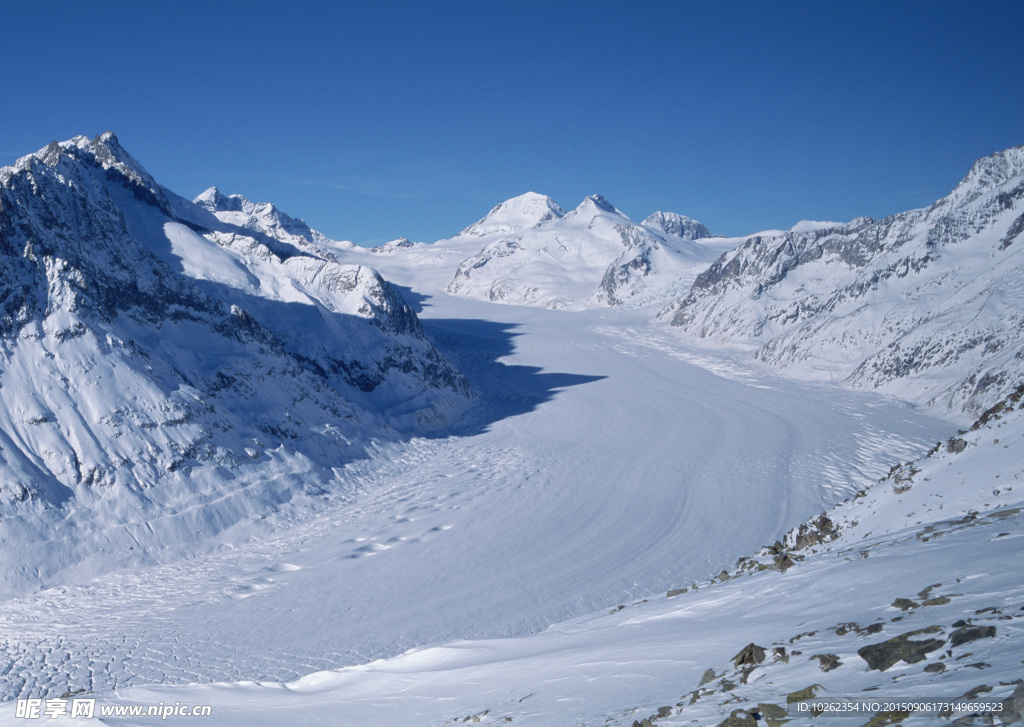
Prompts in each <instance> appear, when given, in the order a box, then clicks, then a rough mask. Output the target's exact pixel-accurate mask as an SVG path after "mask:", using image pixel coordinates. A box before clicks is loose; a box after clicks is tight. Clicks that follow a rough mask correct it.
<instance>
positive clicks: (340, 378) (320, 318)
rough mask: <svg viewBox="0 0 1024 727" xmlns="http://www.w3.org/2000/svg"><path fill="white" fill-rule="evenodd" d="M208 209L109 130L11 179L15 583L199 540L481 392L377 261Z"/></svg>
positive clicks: (6, 468) (4, 376)
mask: <svg viewBox="0 0 1024 727" xmlns="http://www.w3.org/2000/svg"><path fill="white" fill-rule="evenodd" d="M200 200H201V201H202V202H203V204H202V205H197V204H193V203H191V202H188V201H187V200H184V199H182V198H180V197H178V196H177V195H175V194H174V193H172V192H170V191H169V190H167V189H165V188H163V187H161V186H160V185H158V184H157V183H156V182H155V180H153V178H152V177H151V176H150V175H149V174H148V173H147V172H146V171H145V169H143V167H142V166H141V165H140V164H139V163H138V162H137V161H135V160H134V159H133V158H132V157H131V156H130V155H129V154H128V153H127V152H126V151H125V150H124V149H123V148H122V147H121V146H120V144H119V143H118V141H117V139H116V138H115V137H114V135H113V134H111V133H109V132H108V133H106V134H103V135H102V136H100V137H97V138H95V139H88V138H86V137H81V136H80V137H76V138H75V139H72V140H70V141H67V142H63V143H56V142H54V143H51V144H50V145H49V146H47V147H46V148H44V149H42V150H40V151H39V152H37V153H35V154H32V155H29V156H26V157H23V158H21V159H19V160H18V161H17V162H16V163H15V164H14V165H13V166H9V167H3V168H2V169H0V391H2V392H3V397H2V400H0V515H2V518H0V539H2V540H4V541H5V542H6V543H7V545H5V546H4V548H3V549H2V550H0V573H2V577H0V578H2V580H0V587H4V588H6V587H11V586H12V584H14V585H17V584H19V583H21V582H22V581H23V579H30V580H31V581H32V582H34V583H37V584H38V583H39V582H45V581H46V580H47V578H49V577H50V576H52V575H53V573H54V572H55V571H59V570H61V569H64V568H69V567H73V566H74V565H75V564H76V563H77V562H79V561H82V560H85V559H88V558H89V557H90V556H91V555H94V554H96V553H97V552H99V551H102V550H108V549H109V550H112V551H115V552H119V553H120V554H121V560H122V561H124V562H132V561H133V560H138V559H140V558H145V557H152V553H151V552H149V551H151V550H152V549H156V548H166V549H168V550H169V552H170V551H173V550H174V549H175V547H178V546H186V545H188V542H189V541H190V540H191V541H201V540H202V539H203V538H204V537H209V536H212V535H213V534H216V533H218V532H221V531H223V530H225V529H226V528H229V527H231V526H232V525H233V524H235V523H237V522H240V521H242V520H247V519H249V520H251V519H252V518H254V517H259V516H260V515H261V514H265V513H266V512H267V511H269V510H270V509H272V508H274V507H276V506H277V505H279V504H281V503H283V502H287V501H289V500H291V499H292V498H293V497H295V496H299V495H301V494H302V493H303V492H305V491H316V490H318V489H319V488H321V487H323V486H325V484H326V483H328V482H329V481H330V480H331V479H332V478H333V476H334V475H333V472H334V468H336V467H338V466H340V465H341V464H342V463H344V462H346V461H350V460H352V459H353V458H355V457H359V456H362V455H363V453H364V452H365V448H366V447H367V446H368V444H369V438H371V437H373V438H383V439H388V438H395V437H398V436H406V435H407V434H416V433H422V432H425V431H430V430H433V429H438V428H446V427H448V426H450V425H451V424H452V422H453V421H454V420H455V418H456V417H457V416H458V414H459V413H460V412H461V411H462V410H464V409H465V408H466V406H467V405H468V404H469V403H470V400H471V394H470V391H469V387H468V385H467V383H466V381H465V378H464V377H463V375H462V374H461V373H460V372H459V371H458V370H457V369H456V368H455V367H454V366H453V365H452V364H451V363H450V362H449V361H448V360H447V359H446V358H445V357H444V356H443V355H441V354H440V353H439V352H438V351H437V350H436V349H435V348H434V347H433V346H432V345H431V343H430V342H429V341H428V340H427V339H426V338H425V337H424V335H423V331H422V329H421V326H420V322H419V320H418V319H417V317H416V315H415V313H414V312H413V311H412V310H411V309H410V308H409V307H408V306H407V305H406V303H405V301H404V300H403V299H402V297H401V295H399V294H398V292H397V291H396V290H395V289H394V288H393V287H391V286H390V285H389V284H388V283H387V282H385V281H384V280H383V279H382V278H381V277H380V276H379V275H378V274H377V273H376V272H375V271H374V270H372V269H370V268H367V267H363V266H359V265H344V264H341V263H339V262H337V261H336V260H335V259H334V258H333V257H331V256H330V255H328V254H323V255H321V254H319V253H318V250H319V248H320V243H322V242H323V240H322V239H320V238H319V237H318V236H317V234H316V233H313V232H312V231H310V230H309V228H308V227H306V226H305V225H304V224H302V223H298V222H297V221H295V220H291V218H288V217H287V216H285V215H282V214H280V213H278V212H276V210H274V209H273V208H272V207H270V206H267V205H252V204H251V203H248V202H247V201H245V200H243V199H241V198H237V197H229V198H225V197H223V196H221V195H219V194H218V193H216V191H211V192H208V193H205V194H204V195H203V196H201V198H200ZM221 206H224V207H226V209H220V207H221ZM211 210H212V211H213V212H211ZM214 213H216V215H221V216H222V218H221V217H218V216H216V215H215V214H214ZM400 432H404V433H406V434H400ZM300 473H301V475H302V476H301V477H299V476H298V475H299V474H300ZM72 534H74V535H73V536H72ZM150 546H151V547H150ZM136 547H138V551H136V552H134V553H130V551H133V550H135V548H136ZM143 552H146V553H148V555H142V553H143Z"/></svg>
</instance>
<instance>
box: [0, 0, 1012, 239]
mask: <svg viewBox="0 0 1024 727" xmlns="http://www.w3.org/2000/svg"><path fill="white" fill-rule="evenodd" d="M0 17H2V24H3V37H2V41H0V61H2V63H3V68H4V71H3V76H2V79H3V80H2V81H0V89H2V91H3V95H2V98H3V113H2V115H0V130H2V134H0V163H3V164H9V163H11V162H12V161H13V160H14V159H15V158H17V157H19V156H21V155H24V154H27V153H29V152H32V151H35V150H36V149H38V148H40V147H42V146H44V145H45V144H46V143H48V142H49V141H50V140H52V139H59V140H63V139H67V138H70V137H72V136H75V135H76V134H87V135H89V136H93V135H95V134H98V133H101V132H102V131H104V130H107V129H112V130H113V131H115V132H116V133H117V135H118V137H119V138H120V140H121V143H122V144H123V145H124V146H125V148H127V149H128V150H129V151H130V152H131V153H132V154H133V155H134V156H135V157H136V158H138V160H139V161H140V162H142V164H143V165H144V166H145V167H146V168H147V169H149V171H150V172H151V173H152V174H153V175H154V176H155V177H156V178H157V180H158V181H160V182H161V183H163V184H165V185H166V186H168V187H170V188H171V189H173V190H175V191H176V192H178V193H179V194H182V195H184V196H187V197H193V196H195V195H196V194H198V193H199V192H201V191H202V190H203V189H205V188H206V187H208V186H211V185H216V186H218V187H220V188H221V190H222V191H224V192H226V193H236V192H237V193H241V194H244V195H245V196H247V197H249V198H251V199H254V200H258V201H271V202H274V203H275V204H277V205H278V206H279V207H280V208H281V209H283V210H284V211H286V212H288V213H290V214H292V215H295V216H298V217H302V218H304V219H305V220H306V221H307V222H308V223H309V224H310V225H312V226H313V227H316V228H318V229H320V230H322V231H323V232H324V233H326V234H328V235H329V236H331V237H335V238H340V239H352V240H355V241H356V242H359V243H362V244H369V243H376V242H380V241H384V240H388V239H393V238H395V237H398V236H401V235H405V236H407V237H410V238H412V239H414V240H427V241H431V240H435V239H438V238H441V237H448V236H450V235H453V234H455V233H456V232H457V231H458V230H459V229H461V228H462V227H463V226H465V225H467V224H470V223H471V222H473V221H475V220H476V219H477V218H479V217H481V216H482V215H483V214H485V213H486V212H487V210H489V209H490V208H491V207H492V206H494V205H495V204H497V203H498V202H500V201H502V200H504V199H506V198H508V197H512V196H515V195H517V194H520V193H522V192H525V191H528V190H533V191H536V192H542V193H545V194H549V195H551V196H552V197H554V198H555V199H556V200H557V201H558V202H559V203H560V204H562V205H563V206H565V207H570V208H571V207H573V206H575V205H576V204H578V203H579V202H580V201H581V200H582V199H583V198H584V197H585V196H586V195H588V194H593V193H599V194H602V195H604V196H605V197H607V198H608V199H609V200H610V201H611V202H612V203H614V204H615V205H616V206H618V207H619V208H620V209H622V210H623V211H624V212H626V213H627V214H629V215H630V216H631V217H633V218H634V219H637V220H639V219H642V218H643V217H645V216H646V215H647V214H649V213H650V212H653V211H655V210H667V211H675V212H680V213H683V214H687V215H690V216H691V217H695V218H697V219H699V220H701V221H703V222H704V223H705V224H707V225H708V227H709V228H711V230H712V231H713V232H718V233H723V234H730V235H739V234H745V233H748V232H754V231H757V230H760V229H766V228H785V227H789V226H790V225H792V224H793V223H795V222H797V221H798V220H800V219H804V218H810V219H833V220H848V219H851V218H853V217H856V216H858V215H870V216H873V217H883V216H885V215H887V214H892V213H895V212H899V211H902V210H905V209H910V208H913V207H920V206H924V205H927V204H930V203H931V202H932V201H934V200H935V199H937V198H938V197H940V196H942V195H943V194H945V193H946V192H947V191H948V190H949V189H950V188H951V187H952V186H953V185H954V184H955V183H956V182H957V181H958V180H959V179H960V178H961V177H962V176H963V174H965V173H966V172H967V170H968V168H969V167H970V164H971V162H972V161H973V160H974V159H975V158H977V157H979V156H984V155H986V154H990V153H992V152H994V151H997V150H999V149H1002V148H1006V147H1008V146H1014V145H1018V144H1024V2H1021V1H1020V0H1012V1H1008V2H977V3H968V2H934V1H933V2H886V3H880V2H853V3H848V2H820V1H815V2H767V1H758V2H727V1H724V0H720V1H717V2H696V1H692V2H691V1H686V0H677V1H676V2H639V3H627V2H621V1H619V2H602V1H600V0H595V1H593V2H560V1H558V0H545V1H544V2H526V1H521V2H498V1H496V0H475V1H473V2H458V1H450V2H447V3H440V2H434V1H431V2H381V1H373V2H366V3H347V2H340V3H331V4H327V3H308V2H301V1H294V0H293V1H292V2H273V3H272V2H261V1H259V0H256V1H251V2H234V3H226V2H215V1H207V2H178V1H176V2H164V3H156V2H70V1H65V2H47V1H45V0H36V1H34V2H16V1H15V0H0Z"/></svg>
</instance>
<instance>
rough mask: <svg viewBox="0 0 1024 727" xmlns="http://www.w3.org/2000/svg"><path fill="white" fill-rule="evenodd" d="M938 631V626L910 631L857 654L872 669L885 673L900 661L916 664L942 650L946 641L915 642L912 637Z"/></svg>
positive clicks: (926, 640) (927, 640)
mask: <svg viewBox="0 0 1024 727" xmlns="http://www.w3.org/2000/svg"><path fill="white" fill-rule="evenodd" d="M938 631H940V629H939V627H938V626H931V627H928V628H926V629H921V630H919V631H910V632H908V633H906V634H901V635H900V636H896V637H894V638H891V639H888V640H887V641H882V642H881V643H878V644H871V645H869V646H864V647H862V648H860V649H858V650H857V654H858V655H859V656H860V657H861V658H862V659H864V661H866V662H867V663H868V666H869V667H870V668H872V669H875V670H877V671H885V670H886V669H888V668H889V667H891V666H892V665H894V664H896V663H897V662H900V661H905V662H906V663H908V664H915V663H917V662H919V661H923V660H924V658H925V656H926V655H927V654H929V653H930V652H932V651H935V650H936V649H938V648H940V647H941V646H942V645H943V644H945V643H946V642H945V640H944V639H925V640H922V641H913V640H912V639H911V638H910V637H912V636H917V635H919V634H925V633H936V632H938Z"/></svg>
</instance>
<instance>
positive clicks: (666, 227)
mask: <svg viewBox="0 0 1024 727" xmlns="http://www.w3.org/2000/svg"><path fill="white" fill-rule="evenodd" d="M640 224H641V225H643V226H644V227H649V228H651V229H652V230H660V231H661V232H663V233H665V234H666V235H673V236H675V237H681V238H683V239H684V240H700V239H702V238H705V237H711V233H710V232H708V228H707V227H705V226H704V225H703V223H700V222H698V221H697V220H694V219H691V218H689V217H687V216H685V215H680V214H676V213H675V212H655V213H654V214H652V215H649V216H648V217H647V219H645V220H644V221H643V222H641V223H640Z"/></svg>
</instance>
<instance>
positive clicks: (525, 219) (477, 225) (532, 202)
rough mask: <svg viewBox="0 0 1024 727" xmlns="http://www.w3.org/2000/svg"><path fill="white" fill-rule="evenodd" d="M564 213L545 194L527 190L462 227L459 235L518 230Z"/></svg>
mask: <svg viewBox="0 0 1024 727" xmlns="http://www.w3.org/2000/svg"><path fill="white" fill-rule="evenodd" d="M564 215H565V210H563V209H562V208H561V207H559V206H558V204H557V203H556V202H555V201H554V200H553V199H551V198H550V197H548V196H547V195H543V194H538V193H536V192H527V193H526V194H521V195H519V196H518V197H513V198H512V199H507V200H505V201H504V202H502V203H501V204H499V205H497V206H496V207H494V208H492V209H491V211H490V212H488V213H487V214H486V215H485V216H484V217H482V218H480V219H479V220H477V221H476V222H474V223H473V224H472V225H470V226H469V227H467V228H466V229H464V230H463V231H462V232H461V233H459V234H461V235H489V234H492V233H495V232H508V233H513V232H519V231H520V230H524V229H526V228H528V227H536V226H537V225H540V224H543V223H545V222H548V221H550V220H556V219H558V218H560V217H563V216H564Z"/></svg>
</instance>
